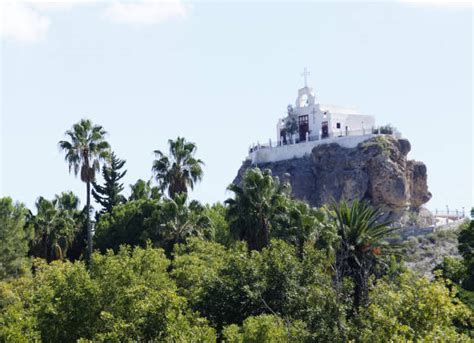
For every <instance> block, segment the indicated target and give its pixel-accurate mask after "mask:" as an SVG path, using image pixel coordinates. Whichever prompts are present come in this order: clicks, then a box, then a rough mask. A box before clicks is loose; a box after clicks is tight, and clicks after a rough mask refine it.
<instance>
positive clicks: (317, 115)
mask: <svg viewBox="0 0 474 343" xmlns="http://www.w3.org/2000/svg"><path fill="white" fill-rule="evenodd" d="M308 75H309V72H308V71H307V70H306V68H305V70H304V72H303V77H304V87H303V88H301V89H299V90H298V97H297V98H296V103H295V106H294V107H293V106H288V116H287V117H286V118H282V119H280V120H278V123H277V141H278V142H279V143H281V144H287V143H288V141H289V140H290V141H291V142H303V141H307V140H317V139H325V138H331V137H342V136H354V135H363V134H365V133H366V132H367V133H368V132H370V130H372V128H374V127H375V119H374V117H373V116H371V115H365V114H361V113H360V112H359V111H357V110H356V109H353V108H348V107H341V106H333V105H323V104H320V103H318V101H317V99H316V96H315V94H314V91H313V89H312V88H311V87H308V84H307V76H308ZM290 120H293V121H295V122H296V125H294V127H295V128H296V132H288V128H289V125H288V123H287V121H290Z"/></svg>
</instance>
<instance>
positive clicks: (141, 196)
mask: <svg viewBox="0 0 474 343" xmlns="http://www.w3.org/2000/svg"><path fill="white" fill-rule="evenodd" d="M130 191H131V193H130V197H129V198H128V200H147V199H156V200H158V199H160V198H161V192H160V190H159V188H158V187H153V186H152V185H151V182H150V181H144V180H142V179H139V180H137V182H135V183H134V184H133V185H130Z"/></svg>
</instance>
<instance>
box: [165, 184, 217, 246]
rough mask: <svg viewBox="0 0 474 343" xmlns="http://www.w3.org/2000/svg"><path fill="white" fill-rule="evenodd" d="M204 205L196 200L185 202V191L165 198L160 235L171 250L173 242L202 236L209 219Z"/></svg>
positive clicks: (208, 225) (177, 242) (207, 226)
mask: <svg viewBox="0 0 474 343" xmlns="http://www.w3.org/2000/svg"><path fill="white" fill-rule="evenodd" d="M204 210H205V209H204V207H203V206H202V205H201V204H200V203H199V202H197V201H191V202H190V204H189V205H188V204H187V195H186V193H180V194H176V195H175V197H173V198H170V199H165V200H164V201H163V208H162V212H161V216H162V218H161V220H160V222H161V223H162V224H161V229H164V230H163V231H162V232H163V233H162V237H163V239H164V241H165V244H166V245H167V247H166V248H167V251H171V248H172V247H173V245H174V244H179V243H184V242H185V241H186V239H187V238H188V237H190V236H199V237H203V236H204V235H205V233H206V232H205V229H206V228H209V227H210V220H209V218H208V217H207V216H206V215H205V213H204Z"/></svg>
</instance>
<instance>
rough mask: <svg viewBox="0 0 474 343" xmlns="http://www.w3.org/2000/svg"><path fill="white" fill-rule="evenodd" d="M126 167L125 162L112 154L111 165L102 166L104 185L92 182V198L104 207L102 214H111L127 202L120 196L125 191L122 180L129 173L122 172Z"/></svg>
mask: <svg viewBox="0 0 474 343" xmlns="http://www.w3.org/2000/svg"><path fill="white" fill-rule="evenodd" d="M124 165H125V161H124V160H120V159H119V158H118V157H117V156H116V155H115V153H113V152H112V154H111V158H110V164H109V165H105V164H104V165H103V166H102V177H103V178H104V185H103V186H100V185H98V184H97V183H95V182H92V187H93V189H92V196H93V197H94V199H95V201H96V202H97V203H98V204H100V205H101V206H102V210H101V211H100V213H102V214H103V213H111V212H112V208H113V207H114V206H116V205H118V204H121V203H124V202H125V201H126V199H125V197H124V196H123V195H122V194H120V193H121V192H122V191H123V184H122V183H120V180H121V179H122V178H123V177H124V176H125V174H126V173H127V171H126V170H124V171H121V169H122V168H123V166H124Z"/></svg>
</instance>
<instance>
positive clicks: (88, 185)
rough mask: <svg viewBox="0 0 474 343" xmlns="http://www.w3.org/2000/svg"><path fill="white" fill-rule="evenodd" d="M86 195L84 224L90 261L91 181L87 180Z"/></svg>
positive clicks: (87, 257) (88, 259)
mask: <svg viewBox="0 0 474 343" xmlns="http://www.w3.org/2000/svg"><path fill="white" fill-rule="evenodd" d="M86 185H87V195H86V211H87V217H86V226H87V256H86V259H87V261H90V258H91V256H92V228H91V220H90V213H91V183H90V181H87V183H86Z"/></svg>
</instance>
